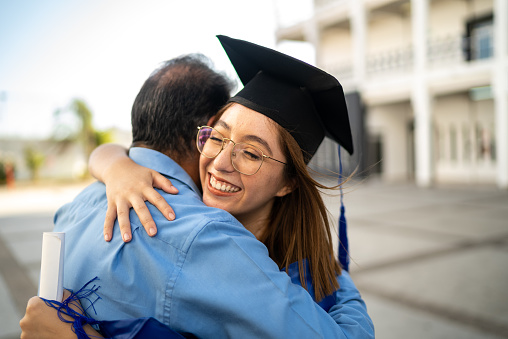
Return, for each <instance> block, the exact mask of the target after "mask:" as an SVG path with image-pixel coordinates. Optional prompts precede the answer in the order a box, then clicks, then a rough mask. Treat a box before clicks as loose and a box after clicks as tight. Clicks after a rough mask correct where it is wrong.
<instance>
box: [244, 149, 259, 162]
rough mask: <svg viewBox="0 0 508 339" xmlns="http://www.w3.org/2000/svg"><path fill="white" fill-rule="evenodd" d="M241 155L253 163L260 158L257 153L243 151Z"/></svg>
mask: <svg viewBox="0 0 508 339" xmlns="http://www.w3.org/2000/svg"><path fill="white" fill-rule="evenodd" d="M242 154H243V155H244V156H245V157H246V158H247V159H248V160H253V161H259V160H260V159H261V156H259V155H258V154H257V152H250V151H249V150H243V152H242Z"/></svg>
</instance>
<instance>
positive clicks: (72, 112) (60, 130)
mask: <svg viewBox="0 0 508 339" xmlns="http://www.w3.org/2000/svg"><path fill="white" fill-rule="evenodd" d="M54 115H55V118H57V125H56V127H55V129H54V132H53V135H54V138H55V139H57V140H60V141H61V142H77V143H79V144H81V145H82V147H83V149H84V151H85V156H86V157H87V158H88V157H89V156H90V154H91V153H92V151H93V150H94V148H95V147H97V146H98V145H100V144H103V143H106V142H111V141H112V138H113V137H112V132H111V131H99V130H96V129H95V128H94V126H93V113H92V111H91V110H90V108H89V107H88V105H87V104H86V103H85V102H84V101H83V100H81V99H74V100H72V101H71V103H70V104H69V105H68V106H67V107H66V108H63V109H58V110H56V111H55V114H54Z"/></svg>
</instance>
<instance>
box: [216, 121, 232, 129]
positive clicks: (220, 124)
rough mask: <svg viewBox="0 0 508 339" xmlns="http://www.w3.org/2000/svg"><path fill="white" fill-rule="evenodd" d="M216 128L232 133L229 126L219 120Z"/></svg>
mask: <svg viewBox="0 0 508 339" xmlns="http://www.w3.org/2000/svg"><path fill="white" fill-rule="evenodd" d="M215 126H221V127H222V128H224V129H226V130H228V131H231V127H229V125H228V124H226V122H225V121H223V120H218V121H217V122H216V123H215Z"/></svg>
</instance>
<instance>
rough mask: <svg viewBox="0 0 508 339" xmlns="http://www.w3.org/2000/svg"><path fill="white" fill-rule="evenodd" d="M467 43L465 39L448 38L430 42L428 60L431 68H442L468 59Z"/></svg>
mask: <svg viewBox="0 0 508 339" xmlns="http://www.w3.org/2000/svg"><path fill="white" fill-rule="evenodd" d="M466 42H467V41H466V40H465V38H463V37H457V36H448V37H443V38H437V39H433V40H431V41H429V43H428V45H427V48H428V50H427V58H428V63H429V66H431V67H435V66H442V65H444V64H448V63H457V62H461V61H464V60H465V59H466V56H465V52H464V47H465V45H464V44H465V43H466Z"/></svg>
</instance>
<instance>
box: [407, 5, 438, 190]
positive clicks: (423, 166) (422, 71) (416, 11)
mask: <svg viewBox="0 0 508 339" xmlns="http://www.w3.org/2000/svg"><path fill="white" fill-rule="evenodd" d="M428 6H429V4H428V0H411V25H412V38H413V63H414V64H413V67H414V69H413V85H412V95H411V101H412V105H413V112H414V118H415V171H416V184H417V185H418V186H420V187H429V186H431V185H432V181H433V177H434V173H433V164H432V110H431V97H430V94H429V88H428V84H427V78H426V70H427V40H428V37H427V23H428V10H429V9H428Z"/></svg>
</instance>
